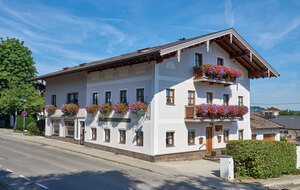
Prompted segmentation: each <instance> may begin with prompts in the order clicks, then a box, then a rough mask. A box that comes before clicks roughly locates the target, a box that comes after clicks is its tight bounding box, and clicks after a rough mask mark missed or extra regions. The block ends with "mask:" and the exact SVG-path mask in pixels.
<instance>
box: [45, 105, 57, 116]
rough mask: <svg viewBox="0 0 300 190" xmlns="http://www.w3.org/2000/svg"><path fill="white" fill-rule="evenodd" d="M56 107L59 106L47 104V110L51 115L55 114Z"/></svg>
mask: <svg viewBox="0 0 300 190" xmlns="http://www.w3.org/2000/svg"><path fill="white" fill-rule="evenodd" d="M56 109H57V108H56V106H54V105H47V106H46V111H47V112H48V115H49V116H51V115H53V114H54V113H55V111H56Z"/></svg>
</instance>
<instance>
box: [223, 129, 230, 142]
mask: <svg viewBox="0 0 300 190" xmlns="http://www.w3.org/2000/svg"><path fill="white" fill-rule="evenodd" d="M223 135H224V136H223V137H224V143H227V142H228V141H229V129H225V130H224V131H223Z"/></svg>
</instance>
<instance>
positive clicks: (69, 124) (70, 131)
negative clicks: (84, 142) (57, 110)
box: [65, 121, 74, 137]
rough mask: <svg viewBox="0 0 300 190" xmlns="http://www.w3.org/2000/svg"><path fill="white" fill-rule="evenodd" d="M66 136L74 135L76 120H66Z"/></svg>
mask: <svg viewBox="0 0 300 190" xmlns="http://www.w3.org/2000/svg"><path fill="white" fill-rule="evenodd" d="M65 128H66V137H74V121H65Z"/></svg>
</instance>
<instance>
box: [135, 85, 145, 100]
mask: <svg viewBox="0 0 300 190" xmlns="http://www.w3.org/2000/svg"><path fill="white" fill-rule="evenodd" d="M136 100H137V101H140V102H144V89H143V88H140V89H136Z"/></svg>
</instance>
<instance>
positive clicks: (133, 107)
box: [129, 101, 147, 117]
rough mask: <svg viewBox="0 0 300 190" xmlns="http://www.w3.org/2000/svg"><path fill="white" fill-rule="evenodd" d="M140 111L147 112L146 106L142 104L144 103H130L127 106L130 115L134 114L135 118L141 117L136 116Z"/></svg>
mask: <svg viewBox="0 0 300 190" xmlns="http://www.w3.org/2000/svg"><path fill="white" fill-rule="evenodd" d="M140 110H143V111H146V110H147V104H146V103H144V102H140V101H137V102H132V103H130V104H129V111H130V113H132V114H135V115H136V116H137V117H141V116H139V115H138V112H139V111H140Z"/></svg>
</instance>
